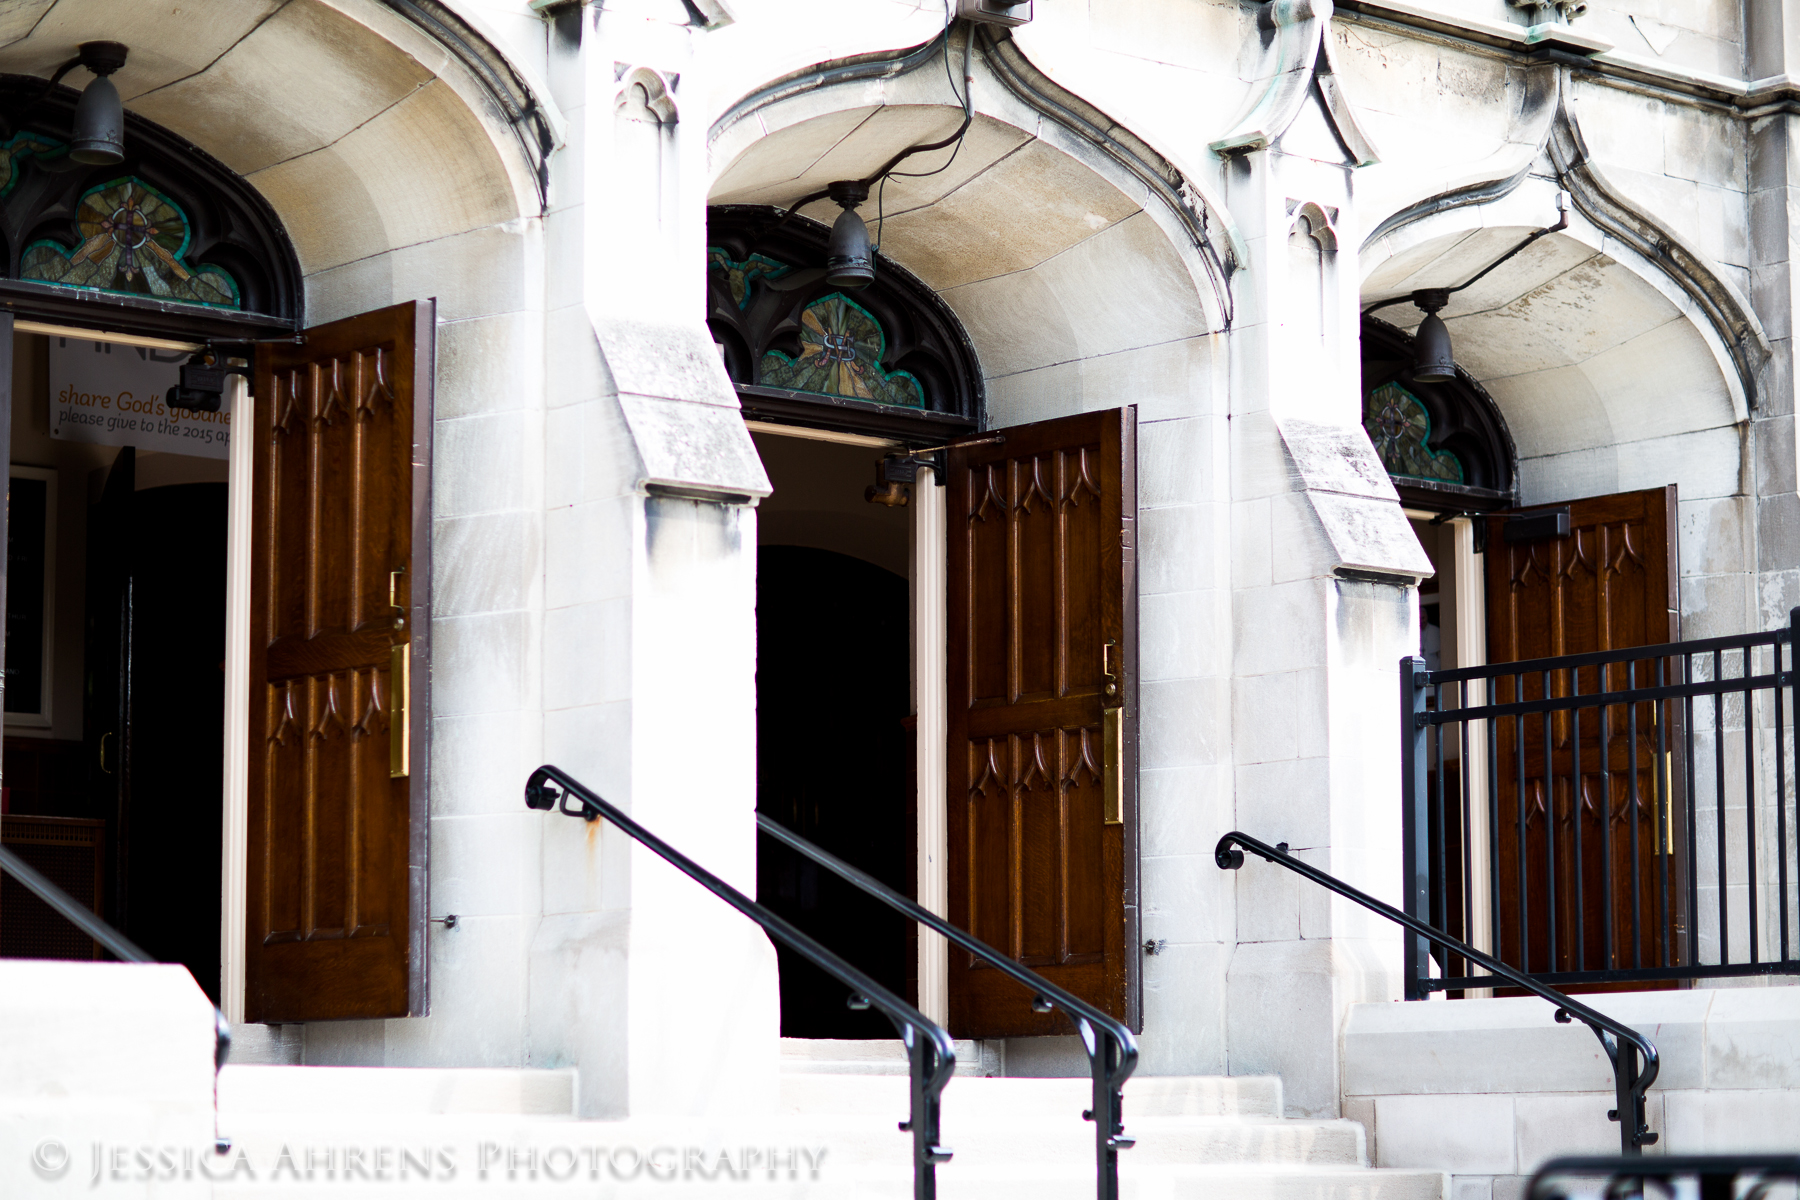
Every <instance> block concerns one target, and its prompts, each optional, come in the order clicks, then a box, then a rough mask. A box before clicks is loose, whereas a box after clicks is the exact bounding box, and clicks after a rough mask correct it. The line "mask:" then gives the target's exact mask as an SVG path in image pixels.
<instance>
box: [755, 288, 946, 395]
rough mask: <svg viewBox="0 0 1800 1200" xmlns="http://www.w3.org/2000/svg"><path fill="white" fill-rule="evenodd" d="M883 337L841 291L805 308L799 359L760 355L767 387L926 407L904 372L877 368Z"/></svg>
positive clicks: (775, 352) (920, 390) (877, 325)
mask: <svg viewBox="0 0 1800 1200" xmlns="http://www.w3.org/2000/svg"><path fill="white" fill-rule="evenodd" d="M886 353H887V335H886V334H885V333H883V332H882V330H881V324H880V323H879V322H878V321H876V320H875V318H874V317H872V316H870V315H869V313H868V312H867V311H866V310H865V309H864V308H863V307H862V306H861V305H859V304H857V303H856V302H855V301H853V300H851V299H850V298H849V297H847V296H845V295H844V294H843V293H842V292H833V293H832V294H831V295H829V296H824V297H821V298H820V299H818V300H815V301H813V302H812V303H811V304H809V305H807V306H806V310H805V311H804V312H802V313H801V314H800V355H799V357H798V358H789V357H788V356H787V355H785V354H783V353H781V351H779V350H771V351H769V352H768V353H767V354H765V355H763V360H762V383H763V385H764V386H765V387H777V388H786V389H788V390H789V391H794V392H812V393H814V394H816V395H821V396H843V397H846V398H848V399H852V400H872V401H874V402H875V403H876V404H893V405H898V406H901V407H905V408H924V407H925V391H924V389H923V388H921V387H920V386H919V381H918V380H917V379H915V378H913V376H912V375H911V374H909V373H908V372H906V371H894V372H892V373H889V372H887V371H884V370H882V369H881V359H882V356H883V355H884V354H886Z"/></svg>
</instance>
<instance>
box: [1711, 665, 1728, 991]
mask: <svg viewBox="0 0 1800 1200" xmlns="http://www.w3.org/2000/svg"><path fill="white" fill-rule="evenodd" d="M1712 682H1713V693H1712V700H1713V809H1714V811H1715V812H1717V813H1718V819H1719V838H1718V849H1719V854H1718V858H1719V962H1720V963H1721V964H1724V963H1728V962H1730V961H1731V941H1730V936H1731V914H1730V913H1729V912H1728V911H1727V910H1728V909H1729V908H1730V905H1728V904H1727V903H1726V887H1725V881H1726V878H1727V876H1726V872H1725V865H1726V864H1725V690H1724V689H1725V652H1724V651H1723V650H1714V651H1713V672H1712Z"/></svg>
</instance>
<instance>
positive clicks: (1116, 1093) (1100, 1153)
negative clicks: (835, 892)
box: [756, 813, 1138, 1200]
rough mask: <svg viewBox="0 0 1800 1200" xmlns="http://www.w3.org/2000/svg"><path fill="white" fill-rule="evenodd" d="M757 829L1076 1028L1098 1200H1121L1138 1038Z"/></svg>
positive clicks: (866, 880)
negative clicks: (1089, 1081) (1087, 1083)
mask: <svg viewBox="0 0 1800 1200" xmlns="http://www.w3.org/2000/svg"><path fill="white" fill-rule="evenodd" d="M756 827H757V828H758V829H760V830H762V831H763V832H764V833H766V834H768V835H769V836H770V837H772V838H774V839H775V840H776V841H778V842H780V843H781V844H782V845H784V846H786V847H788V848H789V849H790V850H794V851H797V852H798V853H800V854H804V855H805V856H806V857H808V858H810V859H812V860H813V861H814V862H816V863H818V864H819V865H820V866H822V867H824V868H825V869H826V870H827V871H830V872H832V873H833V874H835V875H837V876H838V877H839V878H841V879H844V880H847V881H848V882H850V883H853V884H855V885H856V886H857V887H858V888H861V889H862V890H863V891H864V892H866V893H868V894H869V895H871V896H873V897H875V898H876V899H877V900H880V901H881V902H882V903H884V904H886V905H887V906H888V907H889V908H892V909H894V910H895V911H897V912H899V913H900V914H901V915H903V916H906V917H908V918H910V919H911V920H913V921H915V922H916V923H918V924H920V925H923V926H925V927H926V928H927V929H930V930H933V931H935V932H937V933H940V934H942V935H943V936H944V937H945V938H947V939H949V940H950V941H952V942H954V943H956V944H957V945H958V946H961V947H962V948H963V949H964V950H967V951H968V952H969V953H970V954H973V955H974V956H975V957H976V958H979V959H981V960H982V961H983V962H985V963H987V964H988V965H989V966H991V967H994V968H995V969H997V970H998V971H999V972H1000V973H1001V974H1003V975H1005V976H1007V977H1008V978H1010V979H1013V980H1016V981H1017V982H1019V983H1021V984H1023V985H1024V986H1026V987H1028V988H1030V989H1031V990H1032V993H1033V995H1032V1002H1031V1006H1032V1008H1033V1009H1034V1010H1036V1011H1037V1012H1052V1011H1054V1010H1056V1009H1058V1008H1060V1009H1062V1011H1063V1012H1064V1013H1065V1014H1067V1015H1068V1017H1069V1019H1070V1020H1071V1021H1073V1022H1074V1024H1075V1028H1076V1031H1077V1032H1078V1033H1079V1034H1080V1035H1081V1043H1082V1046H1083V1047H1084V1048H1085V1049H1086V1050H1087V1056H1088V1072H1089V1074H1090V1075H1091V1076H1092V1078H1093V1083H1094V1100H1093V1105H1094V1106H1093V1107H1092V1108H1090V1109H1088V1110H1087V1111H1086V1112H1084V1113H1082V1114H1081V1116H1082V1119H1083V1120H1086V1121H1092V1122H1093V1123H1094V1176H1095V1180H1094V1187H1095V1194H1096V1195H1097V1196H1098V1197H1099V1200H1118V1195H1119V1151H1121V1150H1129V1149H1130V1148H1131V1147H1132V1146H1133V1145H1134V1144H1135V1141H1136V1139H1134V1138H1128V1137H1126V1136H1125V1118H1124V1108H1123V1105H1124V1090H1125V1081H1126V1080H1127V1079H1130V1078H1131V1073H1132V1072H1133V1071H1135V1070H1136V1069H1137V1059H1138V1049H1137V1039H1136V1038H1134V1037H1132V1035H1131V1030H1130V1029H1129V1028H1128V1027H1126V1025H1125V1023H1124V1022H1122V1021H1120V1020H1118V1019H1117V1018H1115V1017H1113V1016H1111V1015H1110V1014H1108V1013H1105V1012H1103V1011H1101V1010H1100V1009H1098V1008H1096V1007H1094V1006H1093V1005H1092V1004H1089V1003H1088V1002H1087V1001H1086V1000H1083V999H1082V998H1081V997H1080V996H1077V995H1075V994H1074V993H1073V992H1070V991H1067V990H1066V989H1064V988H1060V987H1058V986H1056V985H1055V984H1054V983H1051V982H1050V981H1049V980H1048V979H1045V978H1044V977H1043V976H1042V975H1039V974H1038V973H1037V972H1035V971H1033V970H1031V969H1029V968H1027V967H1024V966H1021V965H1020V964H1019V963H1018V961H1017V960H1015V959H1013V958H1011V957H1009V956H1007V955H1005V954H1002V953H1000V951H998V950H996V949H994V948H993V947H992V946H989V945H988V944H987V943H986V942H984V941H982V940H980V939H979V938H977V937H975V935H973V934H971V933H969V932H968V931H966V930H963V929H959V928H958V927H956V926H955V925H952V924H951V923H950V922H948V921H946V920H945V919H944V918H942V917H940V916H938V915H937V914H936V913H934V912H932V911H931V910H930V909H927V908H924V907H922V906H920V905H919V904H918V903H917V902H916V901H914V900H912V899H911V898H910V897H908V896H906V895H904V894H902V893H900V892H897V891H895V890H894V889H893V888H891V887H889V886H888V885H887V884H885V883H883V882H881V880H879V879H877V878H875V877H874V876H873V875H870V874H869V873H868V872H867V871H863V870H860V869H858V868H856V867H853V866H851V865H850V864H849V863H847V862H845V861H844V860H843V859H841V858H838V857H837V856H836V855H834V854H831V853H830V852H828V851H825V850H821V849H820V848H819V847H817V846H815V845H813V844H812V843H811V842H809V841H807V840H806V839H805V838H803V837H801V836H800V835H799V834H797V833H794V832H793V831H791V830H789V829H787V828H786V827H784V826H782V825H779V824H777V823H776V822H774V821H772V820H770V819H769V818H768V817H766V816H764V815H763V814H761V813H758V814H757V815H756Z"/></svg>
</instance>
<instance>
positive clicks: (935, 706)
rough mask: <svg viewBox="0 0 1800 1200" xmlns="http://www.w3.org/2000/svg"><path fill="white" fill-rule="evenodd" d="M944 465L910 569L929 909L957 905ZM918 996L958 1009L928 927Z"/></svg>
mask: <svg viewBox="0 0 1800 1200" xmlns="http://www.w3.org/2000/svg"><path fill="white" fill-rule="evenodd" d="M744 424H745V426H746V427H747V428H748V429H749V430H750V432H751V433H761V434H769V435H773V436H776V437H791V438H798V439H801V440H804V441H814V442H831V443H834V444H837V445H845V446H865V447H867V448H869V449H871V450H883V449H887V450H905V449H907V446H908V443H907V442H906V441H905V440H903V439H902V438H898V437H879V436H876V435H873V434H868V433H853V432H849V431H846V430H843V429H836V428H828V427H826V428H821V427H817V426H812V425H797V424H787V423H785V422H773V421H760V420H756V419H754V418H748V417H747V418H746V419H745V421H744ZM936 480H937V473H936V470H935V469H934V468H933V467H931V466H929V465H926V464H921V465H920V467H919V477H918V480H917V481H916V482H915V483H914V484H913V485H912V503H911V504H910V505H909V507H910V509H911V510H912V514H913V520H912V568H911V570H910V572H909V573H908V578H907V583H908V585H909V588H910V591H911V596H910V600H909V603H910V607H911V609H912V619H911V622H910V623H911V626H912V694H913V713H914V716H915V717H916V718H917V720H918V727H917V730H916V736H915V737H914V739H913V740H914V742H915V743H916V749H915V750H914V760H913V763H914V768H915V769H914V778H915V779H916V780H917V784H916V788H917V791H916V798H917V803H916V804H915V806H914V807H915V809H916V812H917V817H916V823H915V828H914V837H915V840H914V843H913V844H914V845H915V846H916V847H917V850H916V852H915V853H916V859H915V862H914V867H913V871H914V874H913V880H914V885H913V886H914V898H915V899H916V900H917V902H918V903H919V904H920V905H922V906H923V907H924V908H926V909H928V910H929V911H931V912H933V913H936V914H937V915H938V916H940V917H947V916H948V915H949V911H950V868H949V861H948V858H949V849H950V848H949V823H950V813H949V794H948V786H947V785H948V780H947V778H946V776H945V771H946V766H947V762H948V753H949V749H948V742H949V729H950V724H949V707H948V706H949V675H948V662H947V655H948V653H949V637H950V626H949V620H950V610H949V592H948V591H947V579H948V571H949V559H948V554H949V543H948V541H947V540H946V534H945V527H944V511H945V510H944V489H943V488H942V487H939V486H936ZM918 946H919V948H918V981H919V983H918V995H917V996H916V997H915V999H914V1003H915V1004H916V1005H917V1006H918V1009H919V1011H920V1012H922V1013H924V1014H925V1015H926V1016H927V1017H929V1018H930V1019H931V1020H933V1021H936V1022H937V1023H938V1024H940V1025H941V1024H943V1023H944V1022H945V1021H946V1020H948V1019H949V1015H950V943H949V942H947V941H946V940H945V939H944V937H943V935H942V934H939V933H935V932H933V931H931V930H929V929H920V930H919V938H918Z"/></svg>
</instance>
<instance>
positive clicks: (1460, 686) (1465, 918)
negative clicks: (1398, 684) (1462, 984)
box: [1455, 679, 1475, 975]
mask: <svg viewBox="0 0 1800 1200" xmlns="http://www.w3.org/2000/svg"><path fill="white" fill-rule="evenodd" d="M1456 707H1457V710H1458V711H1459V712H1460V711H1462V710H1463V709H1466V708H1468V707H1469V681H1468V680H1466V679H1462V680H1458V681H1457V684H1456ZM1456 733H1457V745H1458V747H1459V752H1460V754H1461V756H1462V757H1460V758H1458V759H1457V762H1459V763H1460V764H1462V765H1461V769H1460V770H1458V771H1457V778H1458V780H1459V781H1460V782H1461V784H1462V787H1461V788H1460V789H1459V790H1460V791H1461V792H1462V839H1461V840H1462V864H1463V866H1462V874H1463V905H1462V926H1461V928H1459V929H1457V930H1456V931H1455V933H1456V936H1457V937H1459V938H1461V939H1462V940H1463V941H1465V942H1473V941H1474V940H1475V856H1474V850H1473V844H1474V841H1475V838H1474V827H1473V825H1472V824H1471V822H1472V821H1473V820H1474V813H1473V812H1472V811H1471V809H1470V807H1469V795H1470V792H1471V791H1472V790H1473V789H1474V783H1473V781H1472V779H1471V778H1470V777H1471V776H1472V775H1473V774H1474V771H1475V764H1474V763H1472V762H1470V761H1469V722H1468V721H1467V720H1462V721H1458V722H1457V723H1456ZM1460 973H1461V974H1463V975H1470V974H1473V973H1474V967H1473V965H1472V964H1471V963H1470V962H1469V961H1468V960H1467V959H1464V960H1463V962H1462V971H1461V972H1460Z"/></svg>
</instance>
